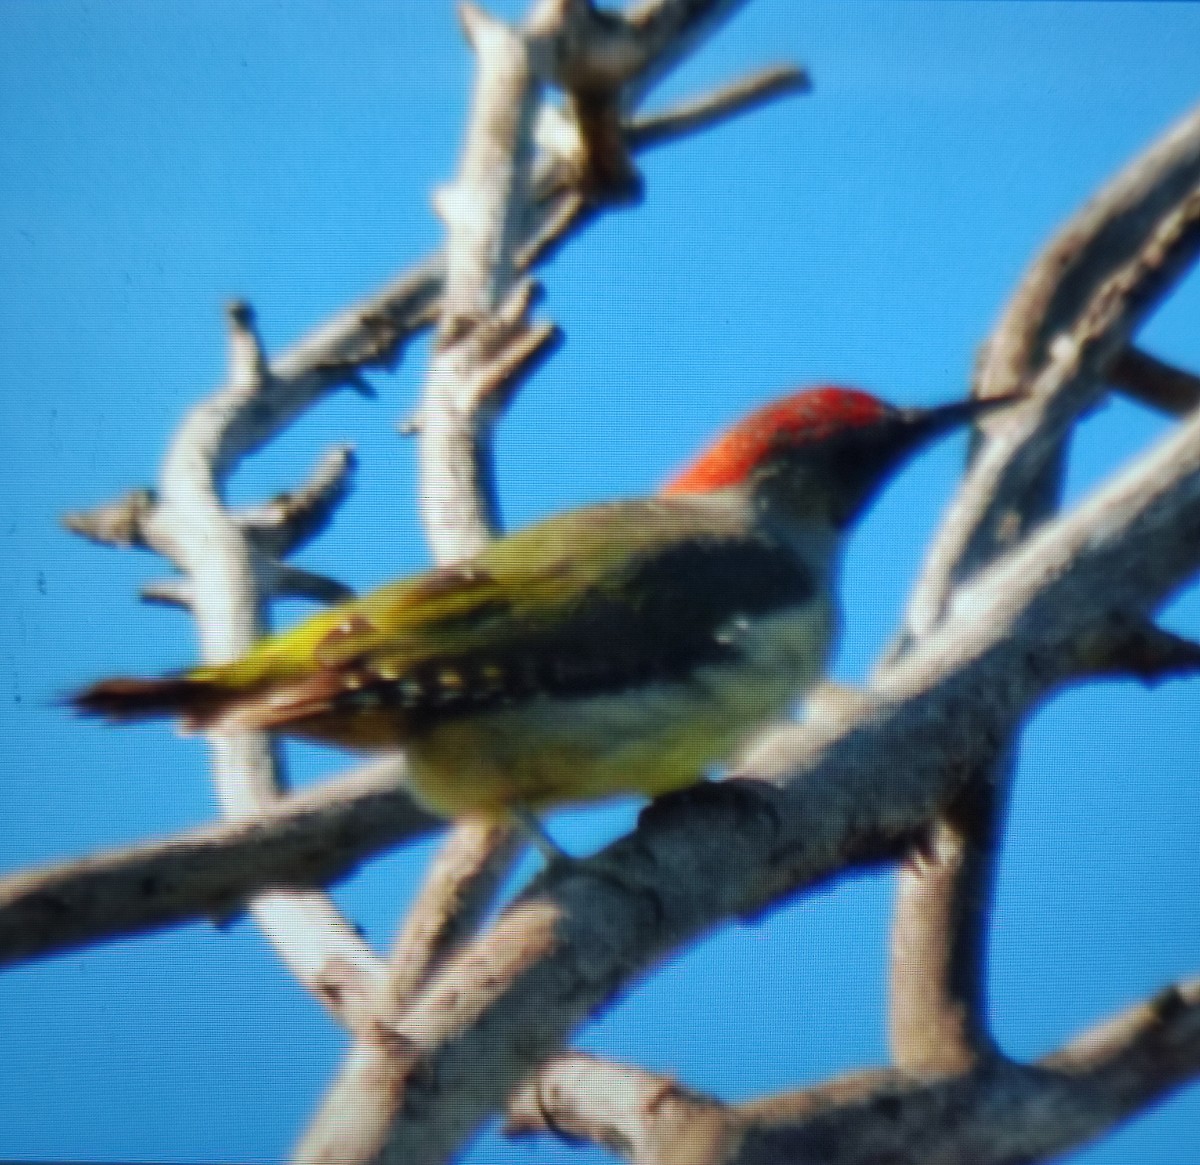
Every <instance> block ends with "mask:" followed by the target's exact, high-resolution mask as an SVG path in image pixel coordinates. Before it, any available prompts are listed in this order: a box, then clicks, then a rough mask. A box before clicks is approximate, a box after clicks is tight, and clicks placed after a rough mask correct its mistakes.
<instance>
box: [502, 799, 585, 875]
mask: <svg viewBox="0 0 1200 1165" xmlns="http://www.w3.org/2000/svg"><path fill="white" fill-rule="evenodd" d="M508 814H509V817H510V818H511V819H512V821H513V824H514V825H516V827H517V828H518V829H519V830H520V831H521V832H522V833H523V834H524V835H525V840H526V841H528V842H529V844H530V845H532V846H533V847H534V848H535V849H536V850H537V851H538V853H540V854H541V855H542V857H543V858H545V859H546V865H547V866H552V865H555V864H556V863H559V862H573V861H574V860H575V859H574V858H573V857H572V856H571V855H570V854H569V853H567V851H566V850H565V849H563V848H562V846H560V845H559V844H558V842H556V841H555V840H554V838H552V837H551V836H550V834H549V833H547V832H546V827H545V826H544V825H543V824H542V823H541V821H540V820H539V819H538V816H537V814H536V813H534V812H533V811H532V810H531V809H527V808H525V806H523V805H512V806H510V807H509V810H508Z"/></svg>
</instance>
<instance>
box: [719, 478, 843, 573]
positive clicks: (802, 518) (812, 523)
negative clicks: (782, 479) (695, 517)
mask: <svg viewBox="0 0 1200 1165" xmlns="http://www.w3.org/2000/svg"><path fill="white" fill-rule="evenodd" d="M707 502H708V504H710V505H712V506H715V507H720V508H722V509H724V510H726V511H727V512H729V513H732V514H736V515H738V521H739V523H740V524H742V525H744V526H745V527H746V528H748V529H755V530H761V531H762V532H763V533H765V534H767V535H769V536H770V537H771V538H773V539H775V540H776V541H778V542H779V543H781V544H783V545H784V546H787V547H788V548H789V549H790V550H791V551H792V552H793V553H794V554H795V555H796V556H797V557H798V558H800V559H802V560H803V561H804V562H805V563H806V564H807V565H808V566H809V567H810V568H811V569H812V570H813V572H814V574H815V575H816V577H817V578H819V579H820V580H822V582H823V583H824V584H825V585H827V586H828V585H832V584H833V580H834V577H835V576H836V574H837V570H838V564H839V562H840V559H841V548H842V542H843V539H842V531H841V530H840V529H839V528H838V527H837V526H836V525H835V524H834V523H833V522H832V521H831V520H830V514H829V507H828V506H827V505H826V504H824V503H823V502H822V501H821V500H820V499H818V498H815V497H814V496H813V495H812V494H811V493H807V494H806V493H803V492H799V493H797V492H795V491H791V490H783V491H776V490H772V489H762V488H761V487H760V485H758V484H756V483H744V484H741V485H738V486H734V487H732V488H730V489H725V490H720V491H714V492H713V493H711V494H708V495H707Z"/></svg>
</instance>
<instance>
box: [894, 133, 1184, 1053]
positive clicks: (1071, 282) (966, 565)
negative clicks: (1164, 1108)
mask: <svg viewBox="0 0 1200 1165" xmlns="http://www.w3.org/2000/svg"><path fill="white" fill-rule="evenodd" d="M1198 143H1200V114H1194V115H1193V116H1192V117H1191V118H1190V119H1188V120H1187V121H1185V122H1184V123H1183V130H1182V131H1179V130H1177V131H1175V133H1174V134H1173V135H1169V136H1168V138H1167V141H1166V144H1165V145H1163V146H1160V147H1158V148H1156V149H1154V150H1152V151H1150V152H1149V153H1148V154H1146V155H1144V156H1143V157H1142V158H1140V159H1138V160H1136V161H1135V162H1134V163H1133V164H1132V165H1131V166H1130V167H1128V168H1127V169H1126V171H1125V172H1124V173H1123V174H1122V175H1121V176H1120V177H1118V178H1117V179H1116V180H1115V181H1114V182H1112V183H1110V184H1109V186H1108V187H1107V189H1106V190H1105V191H1103V192H1102V193H1101V195H1100V196H1099V197H1098V198H1097V199H1095V200H1093V202H1092V204H1091V205H1090V206H1089V207H1088V208H1087V209H1086V210H1085V211H1083V212H1082V213H1081V214H1080V215H1077V216H1076V218H1075V219H1074V220H1072V222H1071V223H1069V224H1068V225H1067V226H1066V228H1064V230H1063V231H1062V232H1061V233H1060V234H1059V236H1058V237H1057V238H1056V239H1055V240H1054V242H1053V243H1051V245H1050V246H1049V247H1048V248H1047V249H1046V251H1045V252H1044V253H1043V254H1042V255H1041V256H1039V258H1038V259H1037V260H1036V261H1035V263H1034V264H1033V266H1032V267H1031V269H1030V271H1029V273H1028V274H1027V275H1026V277H1025V280H1024V281H1023V283H1022V285H1021V288H1020V289H1019V290H1018V292H1017V294H1016V295H1015V296H1014V298H1013V300H1012V301H1011V303H1010V305H1009V307H1008V308H1007V310H1006V311H1005V313H1004V315H1003V317H1002V319H1001V321H1000V323H999V324H998V326H997V328H996V330H995V332H994V334H993V335H992V337H991V338H990V339H989V340H988V342H987V343H986V344H985V345H984V347H983V350H982V353H981V358H980V363H979V367H978V369H977V371H976V378H975V393H976V395H978V396H981V397H988V396H992V395H996V394H998V393H1004V392H1011V391H1014V390H1017V389H1022V388H1026V387H1029V386H1032V389H1033V394H1034V399H1033V400H1032V401H1031V404H1030V405H1029V406H1027V408H1026V409H1025V410H1020V409H1015V410H1010V411H1009V412H1008V414H1007V415H993V416H992V417H990V418H985V419H984V420H983V422H982V440H979V439H977V440H976V442H975V446H974V450H973V452H974V454H975V457H974V459H973V471H972V472H971V473H970V474H969V475H968V478H967V480H966V482H965V484H964V486H963V488H962V490H961V492H960V494H959V497H958V499H957V501H956V502H955V506H954V510H953V511H952V513H951V515H950V517H949V518H948V519H947V522H946V524H945V526H944V527H943V530H942V532H941V534H940V535H939V538H938V539H937V540H936V541H935V544H934V547H933V548H932V550H931V552H930V554H929V557H928V559H927V563H926V568H925V571H924V574H923V576H922V579H921V581H920V583H919V584H918V587H917V589H916V591H915V593H914V595H913V597H912V599H911V601H910V605H909V613H908V618H907V627H906V629H905V634H904V635H903V636H902V637H901V639H900V640H899V641H898V643H897V645H896V646H895V647H894V648H893V650H892V652H891V654H890V657H889V660H890V662H892V663H894V662H895V661H896V660H897V659H898V658H900V657H901V656H902V654H903V652H904V650H905V649H906V647H907V646H909V645H910V644H911V643H912V642H913V641H914V640H915V639H916V638H918V637H919V636H921V635H923V634H928V633H929V632H930V630H931V629H932V628H933V627H935V626H936V621H937V619H938V618H939V617H940V613H941V612H942V611H943V610H944V609H945V606H946V604H947V603H948V602H949V601H950V597H951V595H952V591H953V587H954V585H955V583H956V582H957V581H958V580H960V579H962V578H964V577H967V576H968V575H969V574H970V573H971V571H973V570H977V569H979V568H980V567H982V566H983V565H985V564H986V563H987V562H989V561H991V560H992V559H993V558H994V557H995V556H996V555H997V554H998V553H999V552H1001V551H1002V550H1003V548H1004V547H1005V546H1011V545H1014V544H1015V543H1017V542H1018V541H1019V540H1020V539H1021V538H1023V537H1025V536H1026V535H1027V534H1028V532H1029V531H1030V530H1032V529H1034V528H1036V527H1037V526H1038V525H1039V524H1041V523H1042V522H1044V521H1046V520H1047V518H1048V517H1049V516H1050V515H1051V514H1052V513H1053V512H1054V510H1055V509H1056V508H1057V506H1058V501H1059V497H1060V494H1061V486H1062V472H1063V466H1064V464H1065V458H1066V448H1067V445H1066V442H1067V435H1068V425H1069V423H1070V412H1069V407H1070V406H1069V407H1068V410H1067V411H1063V410H1061V409H1060V411H1059V412H1058V414H1057V415H1056V414H1055V412H1054V409H1053V407H1052V406H1053V405H1054V404H1055V403H1056V402H1057V403H1059V404H1061V402H1062V401H1063V400H1064V399H1065V398H1066V397H1067V396H1068V395H1073V396H1074V398H1075V400H1076V402H1077V403H1076V404H1075V405H1074V406H1073V407H1074V408H1076V409H1078V408H1082V407H1083V406H1084V405H1085V404H1086V402H1088V401H1089V400H1092V399H1095V398H1097V397H1098V396H1099V395H1100V393H1101V392H1102V391H1103V386H1104V379H1103V372H1104V368H1105V364H1106V360H1108V359H1109V358H1110V357H1111V355H1112V354H1115V353H1117V352H1120V351H1122V345H1123V344H1124V342H1125V340H1126V339H1127V338H1128V337H1129V336H1130V335H1131V334H1132V331H1133V329H1134V328H1135V327H1136V324H1137V322H1138V321H1139V320H1140V319H1142V318H1144V316H1145V314H1147V313H1148V311H1149V310H1150V308H1151V307H1152V306H1153V304H1154V303H1155V302H1156V301H1157V299H1158V298H1159V297H1161V296H1162V295H1164V294H1165V293H1166V292H1167V291H1168V290H1169V288H1170V286H1171V284H1172V282H1173V280H1174V279H1175V278H1178V276H1179V275H1180V274H1181V270H1182V268H1183V266H1185V265H1186V263H1187V261H1188V259H1189V257H1190V256H1191V255H1193V254H1194V253H1195V249H1196V246H1197V241H1198V239H1200V235H1198V233H1197V230H1196V226H1197V221H1196V220H1195V217H1194V210H1195V208H1193V211H1192V212H1188V210H1187V208H1188V205H1189V196H1188V193H1187V192H1188V190H1189V184H1190V186H1191V187H1193V188H1195V190H1200V183H1198V179H1200V164H1198V163H1200V144H1198ZM1181 172H1182V177H1181ZM1164 191H1166V193H1165V194H1164ZM1172 193H1173V194H1174V201H1172V198H1171V194H1172ZM1192 197H1193V198H1194V197H1195V195H1194V194H1193V195H1192ZM1189 213H1190V214H1191V218H1190V219H1189ZM1180 219H1182V221H1179V220H1180ZM1156 230H1157V231H1158V234H1159V238H1158V240H1157V241H1156V239H1155V231H1156ZM1055 336H1057V338H1053V337H1055ZM1052 338H1053V343H1051V339H1052ZM1089 346H1090V348H1091V350H1092V356H1091V358H1090V359H1085V360H1082V361H1081V360H1080V359H1079V356H1080V353H1081V352H1083V351H1085V350H1086V349H1088V348H1089ZM1055 348H1057V349H1058V355H1059V356H1061V355H1062V354H1063V353H1064V351H1065V352H1066V354H1067V355H1068V356H1069V357H1070V358H1068V359H1056V355H1055ZM1124 351H1128V349H1124ZM1106 354H1108V355H1106ZM1119 359H1120V358H1118V363H1119ZM1106 645H1107V646H1106V650H1107V652H1108V654H1106V656H1105V659H1106V660H1107V661H1108V663H1109V665H1113V664H1114V661H1115V658H1116V655H1115V652H1116V650H1117V649H1116V647H1115V646H1114V645H1113V644H1112V643H1111V642H1109V641H1107V640H1106ZM1174 662H1175V666H1176V669H1177V670H1178V667H1179V666H1180V659H1179V656H1178V653H1176V656H1175V657H1174ZM1097 666H1099V665H1098V664H1097ZM1014 748H1015V745H1011V744H1010V746H1009V748H1007V749H1005V750H1004V751H1003V753H1002V754H998V755H997V756H996V757H995V758H994V759H993V760H992V761H989V762H987V763H985V764H983V765H982V766H980V768H979V770H978V772H977V773H976V774H975V776H974V777H973V779H972V781H971V783H970V785H969V786H968V789H967V790H966V792H964V794H963V795H962V797H960V799H959V801H958V802H956V804H955V805H953V806H951V807H950V808H949V810H948V811H947V813H946V814H945V815H944V816H942V817H939V818H938V819H937V820H936V821H934V822H933V823H932V824H931V825H930V827H929V830H928V832H927V835H926V837H925V838H924V839H923V840H922V842H921V844H920V845H919V846H918V847H917V848H916V849H915V851H914V853H913V855H911V857H910V859H909V860H908V861H907V862H906V863H905V864H904V865H903V866H902V868H901V870H900V874H899V878H898V883H897V899H896V913H895V919H894V922H893V927H892V958H891V1001H890V1009H889V1016H890V1028H891V1041H892V1051H893V1056H894V1058H895V1062H896V1063H897V1065H898V1066H899V1067H901V1068H904V1069H906V1070H908V1071H913V1072H921V1073H946V1072H961V1071H963V1070H965V1069H966V1068H969V1067H971V1066H972V1065H973V1064H975V1063H976V1062H977V1061H978V1060H979V1059H980V1058H981V1057H988V1056H992V1055H994V1054H995V1048H994V1045H993V1044H992V1041H991V1039H990V1037H989V1035H988V1032H987V1028H986V1018H985V1017H986V1010H987V1009H986V976H985V960H984V952H985V946H986V935H987V920H988V913H989V907H990V900H991V893H992V886H993V882H994V873H995V864H996V861H997V850H998V842H999V835H1000V829H1001V826H1000V819H1001V816H1002V814H1003V810H1004V806H1005V803H1006V800H1007V789H1008V786H1009V784H1010V779H1011V772H1012V766H1013V760H1012V757H1013V751H1014Z"/></svg>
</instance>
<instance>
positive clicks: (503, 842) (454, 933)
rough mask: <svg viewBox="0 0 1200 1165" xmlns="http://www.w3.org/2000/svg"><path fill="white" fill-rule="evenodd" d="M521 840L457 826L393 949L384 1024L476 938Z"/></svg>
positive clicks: (475, 825) (494, 826)
mask: <svg viewBox="0 0 1200 1165" xmlns="http://www.w3.org/2000/svg"><path fill="white" fill-rule="evenodd" d="M519 841H520V838H519V836H518V834H517V832H516V831H515V830H513V829H512V828H511V827H509V826H508V825H505V824H499V823H497V822H494V821H487V820H471V819H468V820H465V821H462V822H460V823H459V824H458V825H456V826H455V828H454V830H453V832H452V833H451V836H450V838H449V840H448V841H447V842H446V844H445V845H444V846H442V848H441V850H440V851H439V853H438V855H437V857H436V858H435V859H434V862H433V864H432V865H431V866H430V868H429V872H428V873H427V874H426V876H425V884H424V886H423V887H422V888H421V891H420V893H418V895H417V898H416V902H415V904H414V906H413V909H412V910H410V911H409V913H408V917H407V918H406V919H405V920H404V925H403V926H402V927H401V929H400V932H399V934H398V935H397V936H396V941H395V943H394V944H393V946H392V954H391V958H390V959H389V966H388V984H387V998H386V1001H385V1003H384V1006H383V1011H384V1019H383V1022H385V1023H388V1022H397V1021H398V1020H399V1019H400V1017H401V1016H402V1015H403V1013H404V1011H405V1010H406V1009H407V1008H408V1006H409V1004H410V1003H411V1002H412V1000H413V999H414V998H415V997H416V994H417V992H418V991H419V990H420V989H421V988H422V987H424V985H425V984H426V982H427V981H428V980H429V978H430V976H431V975H433V973H434V972H435V971H436V970H437V969H438V968H439V967H440V966H441V965H442V963H443V962H444V961H445V959H446V958H447V956H448V955H449V954H451V953H452V952H453V951H454V950H456V949H457V948H458V947H459V946H460V945H461V944H462V943H463V942H464V941H466V940H467V939H468V938H470V937H471V936H472V935H473V934H474V932H475V930H476V929H477V927H478V926H479V923H480V921H481V920H482V918H483V916H484V914H485V913H486V912H487V910H488V908H489V907H490V906H491V903H492V899H493V897H494V896H495V889H496V886H497V885H498V884H499V882H500V881H501V880H502V879H503V878H504V876H505V875H506V874H507V873H508V870H509V868H510V867H511V865H512V861H513V858H514V857H515V856H516V852H517V850H518V849H519Z"/></svg>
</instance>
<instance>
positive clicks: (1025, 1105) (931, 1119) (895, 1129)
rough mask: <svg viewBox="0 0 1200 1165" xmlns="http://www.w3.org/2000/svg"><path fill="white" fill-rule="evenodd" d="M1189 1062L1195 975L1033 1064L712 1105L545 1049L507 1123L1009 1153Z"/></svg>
mask: <svg viewBox="0 0 1200 1165" xmlns="http://www.w3.org/2000/svg"><path fill="white" fill-rule="evenodd" d="M1198 1076H1200V980H1196V981H1193V982H1191V983H1186V984H1182V985H1179V986H1174V987H1170V988H1168V989H1167V990H1166V991H1163V992H1160V993H1159V994H1158V995H1156V996H1155V997H1154V998H1153V999H1150V1000H1148V1001H1147V1002H1145V1003H1140V1004H1138V1005H1137V1006H1135V1007H1133V1008H1130V1009H1129V1010H1128V1011H1127V1012H1125V1013H1123V1014H1121V1015H1118V1016H1116V1017H1114V1018H1113V1019H1110V1020H1107V1021H1106V1022H1104V1023H1101V1024H1099V1025H1098V1026H1097V1027H1095V1028H1093V1029H1092V1030H1090V1031H1088V1032H1085V1033H1083V1034H1082V1035H1080V1036H1077V1037H1076V1038H1075V1039H1073V1040H1072V1041H1071V1042H1070V1043H1069V1044H1067V1045H1066V1046H1065V1047H1063V1048H1061V1049H1060V1050H1058V1051H1057V1052H1054V1053H1053V1054H1052V1055H1050V1056H1047V1057H1045V1058H1044V1059H1043V1060H1042V1061H1041V1062H1040V1063H1039V1064H1038V1065H1036V1066H1032V1067H1022V1066H1019V1065H1015V1064H1009V1063H1006V1062H1003V1061H989V1062H985V1063H984V1064H982V1065H981V1066H980V1067H978V1068H975V1069H973V1070H970V1071H964V1072H961V1073H955V1074H953V1075H952V1076H949V1077H943V1078H941V1079H939V1080H937V1081H936V1082H933V1083H924V1082H922V1081H921V1080H920V1079H919V1078H916V1077H913V1076H912V1075H910V1074H907V1073H905V1072H902V1071H898V1070H895V1069H877V1070H871V1071H865V1072H856V1073H854V1074H853V1075H850V1076H847V1077H842V1078H840V1079H835V1080H832V1081H829V1082H827V1083H824V1084H821V1085H819V1086H817V1087H816V1088H806V1089H802V1090H799V1091H796V1092H788V1093H783V1094H780V1095H777V1096H769V1097H764V1098H762V1099H759V1100H755V1101H751V1102H749V1103H746V1104H739V1105H726V1104H722V1103H721V1102H720V1101H717V1100H715V1099H713V1098H711V1097H707V1096H702V1095H698V1094H696V1093H693V1092H691V1091H689V1090H688V1089H686V1088H683V1087H682V1086H680V1085H679V1084H677V1083H676V1082H675V1081H673V1080H670V1079H668V1078H665V1077H662V1076H657V1075H655V1074H653V1073H650V1072H646V1071H644V1070H643V1069H640V1068H636V1067H633V1066H630V1065H624V1064H615V1063H611V1062H607V1061H603V1060H597V1059H595V1058H593V1057H590V1056H585V1055H581V1054H579V1053H575V1052H572V1053H564V1054H563V1055H560V1056H556V1057H554V1059H552V1060H551V1061H550V1062H549V1063H548V1064H547V1065H546V1066H545V1067H544V1068H543V1069H542V1071H541V1072H540V1073H539V1074H538V1076H537V1079H536V1081H534V1082H532V1083H530V1084H526V1085H524V1086H522V1087H521V1088H520V1089H519V1090H518V1091H517V1093H516V1094H515V1095H514V1097H513V1100H512V1102H511V1103H510V1106H509V1111H510V1120H509V1125H508V1131H510V1132H512V1133H514V1134H517V1135H521V1134H531V1133H539V1132H548V1133H555V1134H558V1135H559V1136H563V1137H567V1138H570V1139H573V1140H584V1141H589V1142H592V1143H595V1144H600V1145H604V1146H606V1147H608V1148H610V1149H612V1150H613V1151H614V1152H618V1153H620V1154H622V1155H623V1156H624V1157H626V1158H628V1159H629V1160H630V1161H633V1162H635V1163H639V1165H643V1163H644V1165H650V1163H653V1165H673V1163H675V1162H678V1163H680V1165H682V1163H683V1162H687V1165H784V1163H785V1162H786V1163H787V1165H801V1163H804V1162H813V1163H814V1165H815V1163H816V1162H820V1165H876V1163H878V1162H880V1161H887V1162H889V1165H892V1163H894V1165H1009V1163H1010V1162H1013V1161H1030V1162H1032V1161H1041V1160H1045V1159H1047V1158H1049V1157H1051V1156H1054V1155H1056V1154H1059V1153H1062V1152H1065V1151H1068V1150H1071V1149H1074V1148H1077V1147H1079V1146H1081V1145H1083V1144H1085V1143H1086V1142H1088V1141H1090V1140H1092V1139H1094V1138H1095V1137H1097V1136H1099V1135H1101V1134H1102V1133H1104V1132H1106V1131H1108V1130H1109V1129H1111V1128H1112V1127H1113V1126H1114V1125H1116V1124H1119V1123H1120V1122H1121V1121H1122V1120H1124V1119H1126V1118H1127V1117H1128V1116H1130V1115H1131V1114H1132V1113H1134V1112H1137V1111H1138V1110H1140V1109H1142V1108H1144V1107H1145V1106H1147V1105H1148V1104H1151V1103H1153V1102H1155V1101H1157V1100H1160V1099H1161V1098H1162V1097H1163V1096H1165V1095H1166V1094H1167V1093H1169V1092H1171V1091H1174V1090H1175V1089H1177V1088H1179V1087H1180V1086H1182V1085H1184V1084H1186V1083H1188V1082H1190V1081H1192V1080H1194V1079H1196V1077H1198Z"/></svg>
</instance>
